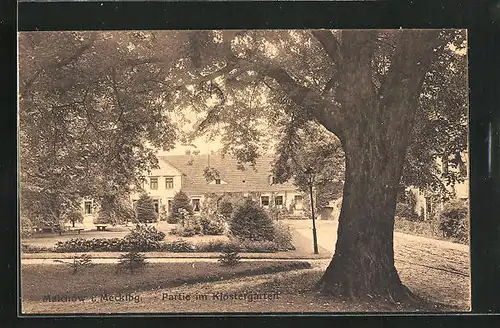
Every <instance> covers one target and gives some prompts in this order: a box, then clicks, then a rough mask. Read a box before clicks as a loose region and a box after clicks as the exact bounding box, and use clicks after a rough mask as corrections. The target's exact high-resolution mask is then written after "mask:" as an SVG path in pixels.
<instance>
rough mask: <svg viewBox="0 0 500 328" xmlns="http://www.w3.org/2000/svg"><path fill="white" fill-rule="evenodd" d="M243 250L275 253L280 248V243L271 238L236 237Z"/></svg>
mask: <svg viewBox="0 0 500 328" xmlns="http://www.w3.org/2000/svg"><path fill="white" fill-rule="evenodd" d="M233 243H234V244H236V245H238V246H239V248H240V251H241V252H248V253H275V252H278V251H279V250H280V248H279V247H278V244H276V243H275V242H274V241H269V240H250V239H234V240H233Z"/></svg>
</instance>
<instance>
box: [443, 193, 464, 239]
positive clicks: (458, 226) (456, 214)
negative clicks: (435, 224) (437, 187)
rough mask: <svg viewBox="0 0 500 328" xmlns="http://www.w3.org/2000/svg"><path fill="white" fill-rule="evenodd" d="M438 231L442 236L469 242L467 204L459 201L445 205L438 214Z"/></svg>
mask: <svg viewBox="0 0 500 328" xmlns="http://www.w3.org/2000/svg"><path fill="white" fill-rule="evenodd" d="M439 229H440V230H441V232H442V233H443V236H445V237H453V238H456V239H458V240H460V241H461V242H465V243H466V242H467V241H468V240H469V208H468V204H467V203H466V202H464V201H462V200H459V199H454V200H451V201H449V202H447V203H445V204H444V206H443V208H442V210H441V211H440V213H439Z"/></svg>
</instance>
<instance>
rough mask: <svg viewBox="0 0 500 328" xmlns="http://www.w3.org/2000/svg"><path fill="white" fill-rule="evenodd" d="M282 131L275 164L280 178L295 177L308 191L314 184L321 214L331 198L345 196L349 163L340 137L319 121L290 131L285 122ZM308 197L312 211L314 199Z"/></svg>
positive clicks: (290, 178) (317, 208)
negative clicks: (311, 200) (343, 191)
mask: <svg viewBox="0 0 500 328" xmlns="http://www.w3.org/2000/svg"><path fill="white" fill-rule="evenodd" d="M282 133H283V136H282V137H281V142H280V143H279V144H278V146H277V147H276V149H277V157H276V161H275V163H274V165H273V170H274V173H275V176H276V179H277V182H286V181H288V180H291V181H293V183H294V184H295V185H296V186H297V188H298V189H299V190H300V191H302V192H304V193H305V194H307V195H309V187H310V185H311V186H312V187H313V189H314V201H315V204H314V205H315V210H316V213H317V214H319V213H320V211H321V209H322V208H323V207H325V206H326V205H327V204H328V203H329V202H330V201H331V200H334V199H336V198H339V197H341V196H342V185H343V179H344V170H345V164H344V152H343V150H342V147H341V145H340V141H339V140H338V138H337V137H336V136H335V135H333V134H331V133H329V132H328V131H326V130H325V129H324V128H323V127H322V126H319V125H317V124H316V123H311V124H307V125H305V126H304V127H303V128H302V129H300V130H299V131H297V133H293V134H287V127H286V125H285V127H284V128H283V131H282ZM306 200H307V201H306V202H305V204H304V205H306V206H305V209H306V211H307V212H308V213H309V211H310V205H309V206H308V204H310V200H309V199H307V198H306Z"/></svg>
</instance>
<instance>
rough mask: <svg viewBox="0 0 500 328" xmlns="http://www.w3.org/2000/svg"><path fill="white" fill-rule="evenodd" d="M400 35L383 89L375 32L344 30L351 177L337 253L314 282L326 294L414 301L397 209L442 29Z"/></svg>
mask: <svg viewBox="0 0 500 328" xmlns="http://www.w3.org/2000/svg"><path fill="white" fill-rule="evenodd" d="M399 33H400V35H399V36H398V41H397V43H396V49H395V51H394V54H393V58H392V62H391V67H390V70H389V72H388V73H387V75H386V78H385V81H384V82H383V84H382V86H381V87H380V88H378V90H377V88H375V87H374V85H373V82H372V72H371V66H370V65H371V64H370V61H371V58H372V55H373V52H372V47H371V44H372V42H373V40H374V36H375V34H374V33H368V32H360V31H348V32H343V33H342V46H341V47H342V52H343V58H344V59H343V61H342V73H341V74H340V76H341V80H340V81H339V82H340V83H339V87H338V89H337V98H338V100H339V102H340V103H341V104H342V105H341V111H342V112H343V113H344V114H345V119H346V120H347V121H346V122H347V124H344V125H343V129H342V133H341V136H342V137H341V138H340V139H341V141H342V145H343V148H344V152H345V156H346V172H345V184H344V194H343V201H342V208H341V213H340V217H339V226H338V238H337V244H336V248H335V254H334V256H333V259H332V261H331V263H330V265H329V266H328V268H327V270H326V272H325V273H324V275H323V276H322V278H321V279H320V281H319V282H318V285H317V287H318V288H319V290H320V291H322V292H323V293H327V294H333V295H337V296H342V297H350V298H375V297H382V298H385V299H388V300H392V301H408V300H414V299H415V298H414V297H413V295H412V294H411V292H410V291H409V290H408V289H407V288H406V287H405V286H404V285H403V284H402V282H401V280H400V278H399V275H398V272H397V270H396V268H395V266H394V250H393V232H394V212H395V207H396V196H397V190H398V186H399V181H400V178H401V173H402V169H403V163H404V158H405V154H406V149H407V147H408V144H409V142H410V140H409V139H410V135H411V130H412V125H413V118H414V113H415V111H416V110H417V105H418V97H419V95H420V90H421V86H422V83H423V79H424V77H425V74H426V72H427V70H428V68H429V65H430V63H431V61H432V57H433V50H432V49H433V48H434V47H435V46H436V45H437V44H436V42H437V39H438V38H437V35H438V32H437V31H402V32H399ZM349 122H350V124H349ZM332 132H334V133H336V132H337V131H332Z"/></svg>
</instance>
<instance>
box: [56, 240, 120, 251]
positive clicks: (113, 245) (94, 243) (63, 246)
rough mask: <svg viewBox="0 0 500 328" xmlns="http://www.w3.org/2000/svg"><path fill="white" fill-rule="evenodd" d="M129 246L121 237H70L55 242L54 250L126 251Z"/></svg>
mask: <svg viewBox="0 0 500 328" xmlns="http://www.w3.org/2000/svg"><path fill="white" fill-rule="evenodd" d="M128 249H129V246H128V245H127V243H126V242H125V241H124V239H122V238H92V239H83V238H72V239H69V240H66V241H58V242H56V245H55V248H54V251H55V252H58V253H69V252H120V251H126V250H128Z"/></svg>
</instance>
